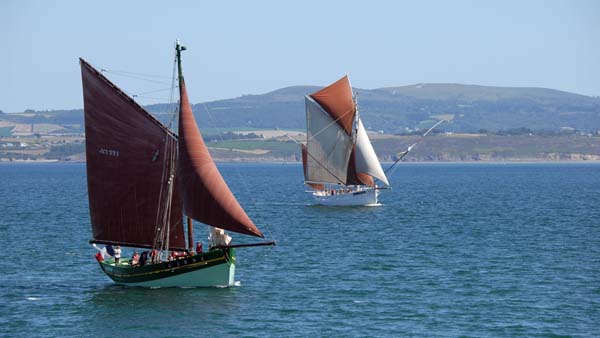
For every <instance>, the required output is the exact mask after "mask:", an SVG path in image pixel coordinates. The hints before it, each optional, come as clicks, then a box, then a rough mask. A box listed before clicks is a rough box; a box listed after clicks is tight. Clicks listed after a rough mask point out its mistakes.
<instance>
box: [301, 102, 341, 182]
mask: <svg viewBox="0 0 600 338" xmlns="http://www.w3.org/2000/svg"><path fill="white" fill-rule="evenodd" d="M305 103H306V126H307V142H306V148H307V152H308V156H307V159H306V181H307V182H312V183H342V184H345V183H346V175H347V171H348V160H349V158H350V152H351V151H352V136H351V135H350V134H348V133H347V132H346V131H345V130H344V129H343V128H342V127H341V125H339V124H338V123H336V121H335V120H334V119H333V118H332V117H331V116H330V115H329V114H328V113H327V112H326V111H325V110H324V109H323V108H321V106H320V105H319V104H318V103H317V102H315V101H314V100H313V99H312V98H311V97H309V96H306V97H305ZM350 130H352V129H350Z"/></svg>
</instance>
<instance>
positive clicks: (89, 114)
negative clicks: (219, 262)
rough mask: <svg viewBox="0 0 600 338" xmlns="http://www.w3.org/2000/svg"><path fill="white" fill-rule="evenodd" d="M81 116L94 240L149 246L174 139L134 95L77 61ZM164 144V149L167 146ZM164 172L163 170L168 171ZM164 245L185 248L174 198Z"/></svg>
mask: <svg viewBox="0 0 600 338" xmlns="http://www.w3.org/2000/svg"><path fill="white" fill-rule="evenodd" d="M80 64H81V77H82V83H83V105H84V118H85V149H86V170H87V181H88V198H89V209H90V218H91V223H92V232H93V238H94V240H95V241H99V242H105V243H114V244H121V245H129V246H139V247H148V246H152V244H153V242H154V237H155V235H156V233H155V230H156V224H157V210H159V208H163V207H164V206H160V205H159V203H160V202H159V199H160V197H159V195H160V194H161V191H162V192H163V193H164V191H165V190H166V187H167V182H165V181H163V179H162V178H163V176H162V175H163V169H164V167H165V165H168V163H171V162H174V161H171V160H172V158H168V159H166V161H165V156H168V154H175V147H176V143H177V142H176V138H175V136H174V135H173V134H172V133H171V132H169V131H168V130H167V128H165V127H164V126H163V125H162V124H161V123H160V122H158V121H157V120H156V119H154V118H153V117H152V116H151V115H150V114H149V113H148V112H146V111H145V110H144V109H143V108H142V107H141V106H140V105H138V104H137V103H135V102H134V101H133V99H131V98H130V97H128V96H127V95H126V94H125V93H123V92H122V91H121V90H120V89H118V88H117V87H116V86H115V85H114V84H112V83H111V82H110V81H109V80H108V79H107V78H106V77H104V76H103V75H102V74H100V73H99V72H98V71H97V70H95V69H94V68H93V67H92V66H91V65H89V64H88V63H87V62H85V61H84V60H83V59H80ZM167 148H168V149H167ZM167 171H168V170H167ZM169 230H170V231H169V247H171V248H176V249H185V247H186V245H185V237H184V233H183V222H182V217H181V202H180V200H179V198H178V197H177V196H176V194H175V196H173V201H172V204H171V215H170V228H169Z"/></svg>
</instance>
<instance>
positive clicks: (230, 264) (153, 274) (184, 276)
mask: <svg viewBox="0 0 600 338" xmlns="http://www.w3.org/2000/svg"><path fill="white" fill-rule="evenodd" d="M100 267H101V268H102V270H103V271H104V273H106V275H107V276H108V277H110V278H111V279H112V280H113V281H114V282H115V283H116V284H119V285H128V286H142V287H152V288H155V287H157V288H158V287H226V286H232V285H233V283H234V279H235V249H224V250H212V251H209V252H206V253H202V254H198V255H193V256H187V257H181V258H178V259H175V260H173V261H169V262H162V263H157V264H151V265H146V266H139V267H131V266H129V262H127V261H123V262H121V263H120V264H119V265H115V264H114V261H113V260H109V261H104V262H100Z"/></svg>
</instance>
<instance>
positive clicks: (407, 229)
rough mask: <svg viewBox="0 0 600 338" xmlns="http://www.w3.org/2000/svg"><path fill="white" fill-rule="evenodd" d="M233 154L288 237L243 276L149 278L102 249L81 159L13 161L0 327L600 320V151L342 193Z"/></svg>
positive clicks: (401, 332)
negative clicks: (220, 280) (333, 198)
mask: <svg viewBox="0 0 600 338" xmlns="http://www.w3.org/2000/svg"><path fill="white" fill-rule="evenodd" d="M219 167H220V169H221V170H222V173H223V176H224V177H225V179H226V180H227V182H228V183H229V186H230V187H231V190H232V191H233V192H234V193H235V195H236V196H237V197H238V199H239V200H240V202H241V204H242V205H243V206H244V208H245V209H246V211H247V212H248V214H249V215H250V217H251V218H252V219H253V220H254V222H255V223H256V224H257V225H258V227H259V228H260V229H262V230H263V232H264V233H265V235H266V236H267V239H274V240H276V241H277V246H275V247H257V248H246V249H239V250H238V261H237V275H236V280H237V281H238V282H236V286H234V287H230V288H208V289H201V288H199V289H179V288H172V289H144V288H130V287H123V286H116V285H114V284H113V283H112V282H111V281H110V280H109V279H108V278H107V277H106V276H105V275H104V274H103V273H102V272H101V270H100V268H99V267H98V264H97V263H96V261H95V259H94V254H95V253H96V250H95V249H93V248H92V247H90V245H89V244H88V240H89V239H90V236H91V228H90V220H89V214H88V207H87V204H88V202H87V192H86V178H85V175H86V173H85V165H84V164H2V165H0V253H1V260H0V336H15V337H31V336H45V337H68V336H75V337H81V336H95V337H106V336H117V337H145V336H160V337H167V336H189V337H192V336H205V337H218V336H225V337H231V336H247V337H252V336H256V337H264V336H274V337H288V336H328V337H337V336H393V337H399V336H415V337H430V336H450V337H455V336H515V337H523V336H531V337H555V336H587V337H593V336H596V337H597V336H600V324H599V323H600V165H599V164H410V165H407V164H402V165H401V167H400V168H399V170H398V171H397V172H396V173H395V175H394V176H392V177H391V178H390V181H391V184H392V186H393V189H392V190H387V191H384V192H383V193H382V194H381V196H380V199H381V202H382V206H379V207H337V208H336V207H319V206H314V205H313V204H312V201H311V196H310V194H308V193H306V192H305V190H306V188H305V187H304V186H303V184H302V181H303V177H302V168H301V166H299V165H297V164H220V165H219ZM195 234H196V235H197V236H198V237H197V238H198V239H199V240H200V239H204V240H205V237H206V234H207V232H206V229H205V228H204V227H203V226H201V225H199V224H197V225H196V228H195ZM234 237H235V238H234V241H236V242H238V243H239V242H250V241H253V240H254V239H252V238H247V237H246V238H243V237H244V236H242V235H234ZM205 241H206V240H205ZM205 244H206V243H205Z"/></svg>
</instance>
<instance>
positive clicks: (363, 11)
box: [0, 0, 600, 112]
mask: <svg viewBox="0 0 600 338" xmlns="http://www.w3.org/2000/svg"><path fill="white" fill-rule="evenodd" d="M0 23H1V25H2V26H1V27H2V29H0V110H3V111H4V112H18V111H23V110H25V109H28V108H30V109H35V110H44V109H63V108H64V109H68V108H81V107H82V106H83V100H82V94H81V79H80V73H79V65H78V61H77V60H78V57H80V56H81V57H83V58H84V59H86V60H88V61H89V62H91V63H92V64H93V65H94V66H97V67H99V68H107V69H116V70H128V71H132V72H139V73H148V74H158V75H165V76H170V75H171V70H172V63H171V62H172V57H173V43H174V40H175V39H176V38H179V39H181V40H182V42H183V43H184V44H185V45H187V47H188V51H186V52H185V55H184V57H185V58H184V72H185V75H186V79H187V84H188V91H189V96H190V99H191V101H192V102H201V101H208V100H215V99H223V98H230V97H236V96H240V95H242V94H261V93H265V92H268V91H271V90H275V89H278V88H280V87H284V86H291V85H307V84H311V85H325V84H327V83H330V82H332V81H334V80H337V79H338V78H339V77H341V76H342V75H344V74H346V73H347V74H349V75H350V79H351V81H352V85H353V86H355V87H359V88H378V87H386V86H397V85H408V84H415V83H425V82H427V83H429V82H437V83H440V82H442V83H467V84H482V85H497V86H521V87H524V86H526V87H548V88H554V89H560V90H565V91H570V92H575V93H580V94H585V95H594V96H598V95H600V1H577V0H571V1H411V2H407V1H312V0H310V1H294V2H292V1H213V2H211V3H209V2H207V1H178V2H177V5H173V4H172V2H168V1H164V2H157V1H156V2H155V1H107V0H104V1H26V0H25V1H24V0H18V1H13V0H8V1H6V0H4V1H0ZM109 77H110V78H111V79H112V80H113V81H114V82H116V83H117V85H119V86H121V87H122V88H123V89H124V90H126V91H128V92H131V93H140V92H144V91H150V90H156V89H162V88H165V87H167V86H165V85H157V84H149V83H143V82H140V81H131V80H130V79H127V78H122V77H119V76H113V75H110V74H109ZM167 96H168V93H160V92H159V93H156V94H155V97H157V98H163V97H164V98H165V99H166V98H167ZM140 102H141V103H143V104H148V103H156V102H157V101H153V100H140Z"/></svg>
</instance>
